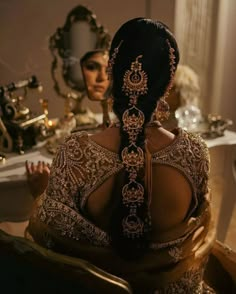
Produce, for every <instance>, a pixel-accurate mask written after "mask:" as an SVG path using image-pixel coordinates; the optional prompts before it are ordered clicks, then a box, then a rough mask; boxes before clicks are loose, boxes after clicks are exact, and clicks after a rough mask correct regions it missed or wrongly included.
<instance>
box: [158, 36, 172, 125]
mask: <svg viewBox="0 0 236 294" xmlns="http://www.w3.org/2000/svg"><path fill="white" fill-rule="evenodd" d="M166 43H167V45H168V47H169V59H170V62H169V65H170V82H169V85H168V87H167V89H166V91H165V94H164V96H163V97H162V98H161V99H160V100H159V101H158V104H157V108H156V113H155V116H156V119H157V120H158V121H164V120H167V119H168V118H169V116H170V106H169V104H168V103H167V102H166V98H167V97H168V96H169V94H170V90H171V88H172V87H173V83H174V75H175V70H176V66H175V63H176V62H175V54H174V52H175V49H174V48H173V47H171V44H170V41H169V40H168V39H166Z"/></svg>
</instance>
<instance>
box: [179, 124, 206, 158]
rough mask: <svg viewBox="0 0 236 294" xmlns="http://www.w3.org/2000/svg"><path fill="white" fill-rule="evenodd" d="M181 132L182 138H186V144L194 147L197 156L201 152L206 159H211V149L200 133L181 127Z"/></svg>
mask: <svg viewBox="0 0 236 294" xmlns="http://www.w3.org/2000/svg"><path fill="white" fill-rule="evenodd" d="M180 132H181V136H182V138H184V141H185V142H186V145H187V146H189V147H191V148H192V150H193V151H194V154H195V155H196V156H199V155H200V154H201V155H202V156H203V157H204V159H207V160H208V159H209V149H208V147H207V144H206V142H205V141H204V139H203V138H202V137H201V136H200V135H199V134H197V133H192V132H188V131H185V130H183V129H180Z"/></svg>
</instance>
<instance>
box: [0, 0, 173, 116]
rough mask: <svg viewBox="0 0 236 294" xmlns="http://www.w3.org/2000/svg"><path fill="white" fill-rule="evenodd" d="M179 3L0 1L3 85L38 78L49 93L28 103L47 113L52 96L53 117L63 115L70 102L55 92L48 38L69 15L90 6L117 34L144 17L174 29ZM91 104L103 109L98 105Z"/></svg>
mask: <svg viewBox="0 0 236 294" xmlns="http://www.w3.org/2000/svg"><path fill="white" fill-rule="evenodd" d="M174 3H175V0H165V1H162V0H146V1H145V0H129V1H126V0H119V1H111V0H84V1H81V2H80V1H78V0H64V1H58V0H50V1H40V0H21V1H18V0H0V42H1V46H0V85H5V84H8V83H10V82H15V81H18V80H21V79H25V78H28V77H29V76H31V75H32V74H35V75H36V76H37V77H38V79H39V80H40V81H41V82H42V85H43V87H44V91H43V93H42V94H39V93H37V92H32V93H31V95H30V96H29V99H28V101H27V105H29V106H30V107H31V108H32V109H35V110H36V111H41V108H40V105H39V103H38V98H47V99H49V115H50V117H56V116H61V115H63V105H64V104H63V103H64V101H63V99H62V98H60V97H58V96H57V95H56V93H55V92H54V90H53V83H52V79H51V76H50V66H51V62H52V57H51V55H50V52H49V50H48V39H49V37H50V36H51V35H53V34H54V32H55V31H56V29H57V28H58V27H62V26H63V25H64V22H65V19H66V16H67V14H68V13H69V11H71V10H72V9H73V8H74V7H75V6H77V5H79V4H80V5H86V6H87V7H88V8H90V9H91V10H92V11H94V13H95V14H96V15H97V20H98V21H99V22H100V23H102V24H103V25H104V27H105V28H107V29H108V31H109V32H110V34H111V35H113V34H114V32H115V31H116V30H117V29H118V28H119V26H120V25H121V24H122V23H123V22H125V21H126V20H128V19H130V18H133V17H138V16H148V17H150V16H151V17H153V18H157V19H160V20H162V21H163V22H165V23H167V25H169V26H170V28H171V29H173V24H174ZM85 104H88V105H89V106H90V107H91V108H92V109H93V110H94V111H99V110H100V107H99V105H98V104H97V103H92V104H91V102H89V101H85Z"/></svg>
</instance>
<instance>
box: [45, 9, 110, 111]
mask: <svg viewBox="0 0 236 294" xmlns="http://www.w3.org/2000/svg"><path fill="white" fill-rule="evenodd" d="M110 39H111V38H110V35H109V34H108V32H107V30H106V29H104V27H103V26H102V25H101V24H99V23H98V22H97V19H96V16H95V14H94V13H93V12H92V11H91V10H89V9H88V8H87V7H85V6H82V5H79V6H76V7H75V8H73V9H72V10H71V11H70V12H69V14H68V16H67V18H66V21H65V24H64V26H63V27H59V28H58V29H57V31H56V32H55V33H54V34H53V35H52V36H51V37H50V41H49V48H50V51H51V54H52V56H53V61H52V64H51V76H52V79H53V82H54V90H55V91H56V93H57V94H58V95H59V96H61V97H63V98H65V99H68V98H72V99H73V100H75V101H76V106H75V107H74V109H72V111H73V112H74V113H75V114H77V113H82V112H84V109H83V108H82V104H81V101H82V100H83V98H84V97H85V96H86V93H85V91H86V89H85V85H84V80H83V76H82V72H81V66H80V59H81V57H82V56H83V55H84V54H85V53H86V52H87V51H91V50H95V49H98V48H99V49H101V48H103V49H108V48H109V45H110ZM59 63H60V65H59ZM63 84H64V86H63ZM63 88H64V89H63Z"/></svg>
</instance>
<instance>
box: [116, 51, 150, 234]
mask: <svg viewBox="0 0 236 294" xmlns="http://www.w3.org/2000/svg"><path fill="white" fill-rule="evenodd" d="M140 58H142V55H139V56H137V57H136V59H135V61H134V62H132V63H131V67H130V69H129V70H127V71H126V72H125V74H124V77H123V87H122V91H123V92H124V93H125V95H126V96H128V97H129V106H130V107H129V108H128V109H127V110H126V111H125V112H124V113H123V116H122V122H123V130H124V131H125V132H126V133H127V134H128V136H129V146H126V147H124V149H123V150H122V152H121V157H122V161H123V164H124V166H125V169H126V171H127V172H128V174H129V175H128V177H129V182H128V183H127V184H125V185H124V187H123V189H122V203H123V205H125V206H126V207H127V208H129V213H128V215H127V216H126V217H124V218H123V220H122V227H123V234H124V235H125V236H127V237H128V238H132V239H133V238H139V237H140V236H141V235H143V233H144V230H145V226H144V221H143V220H142V219H141V218H139V217H138V215H137V208H138V207H139V206H140V205H141V204H142V203H143V202H144V187H143V185H142V184H140V183H138V182H137V181H136V179H137V176H138V172H139V170H140V169H141V168H143V166H144V152H143V149H142V148H141V147H139V146H137V145H136V141H137V136H138V134H139V133H140V132H141V131H142V129H143V125H144V122H145V116H144V113H143V112H142V111H141V110H140V109H138V107H137V102H138V98H139V97H140V96H141V95H145V94H146V93H147V90H148V87H147V81H148V77H147V73H146V72H145V71H144V70H142V63H141V62H139V59H140Z"/></svg>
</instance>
